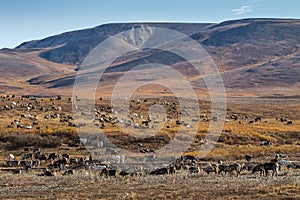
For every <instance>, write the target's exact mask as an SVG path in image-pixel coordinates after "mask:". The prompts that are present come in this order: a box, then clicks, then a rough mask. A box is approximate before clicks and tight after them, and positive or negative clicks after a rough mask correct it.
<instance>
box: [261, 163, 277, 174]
mask: <svg viewBox="0 0 300 200" xmlns="http://www.w3.org/2000/svg"><path fill="white" fill-rule="evenodd" d="M264 170H265V176H268V171H269V170H272V172H273V173H272V176H274V175H276V176H277V175H278V170H279V164H278V163H275V162H270V163H265V164H264Z"/></svg>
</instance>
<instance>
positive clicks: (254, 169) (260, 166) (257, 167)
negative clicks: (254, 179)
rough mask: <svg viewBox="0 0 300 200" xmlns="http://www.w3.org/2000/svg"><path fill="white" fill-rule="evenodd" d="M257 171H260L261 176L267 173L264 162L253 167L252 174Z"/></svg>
mask: <svg viewBox="0 0 300 200" xmlns="http://www.w3.org/2000/svg"><path fill="white" fill-rule="evenodd" d="M255 172H260V176H263V175H264V174H265V168H264V164H258V165H256V166H255V167H253V169H252V174H253V173H255Z"/></svg>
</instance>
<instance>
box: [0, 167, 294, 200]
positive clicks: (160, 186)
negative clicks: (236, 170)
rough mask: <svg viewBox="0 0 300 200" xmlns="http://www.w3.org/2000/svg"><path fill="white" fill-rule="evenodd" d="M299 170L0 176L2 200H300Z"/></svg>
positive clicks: (88, 172) (91, 172) (0, 195)
mask: <svg viewBox="0 0 300 200" xmlns="http://www.w3.org/2000/svg"><path fill="white" fill-rule="evenodd" d="M299 173H300V172H299V170H298V171H296V170H294V171H291V172H290V175H289V176H283V175H282V172H281V174H280V175H279V176H278V177H274V178H271V177H267V178H266V177H257V176H256V175H251V174H249V175H245V174H244V175H242V176H240V177H238V178H237V177H229V176H222V175H213V174H211V175H206V174H188V173H187V172H180V173H177V174H176V175H164V176H137V177H117V178H115V177H101V176H99V175H97V173H95V172H94V171H86V172H85V173H83V174H77V175H73V176H56V177H39V176H36V175H34V174H31V173H28V174H23V175H14V176H11V175H10V174H1V175H0V176H1V179H0V190H1V193H0V198H1V199H284V198H288V199H299V198H300V193H299V191H300V182H299V176H300V174H299Z"/></svg>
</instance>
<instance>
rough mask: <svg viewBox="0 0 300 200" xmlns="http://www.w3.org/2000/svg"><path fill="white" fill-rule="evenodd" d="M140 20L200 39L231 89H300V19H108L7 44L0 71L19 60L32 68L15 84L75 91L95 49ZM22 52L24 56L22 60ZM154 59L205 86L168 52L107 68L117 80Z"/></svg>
mask: <svg viewBox="0 0 300 200" xmlns="http://www.w3.org/2000/svg"><path fill="white" fill-rule="evenodd" d="M141 25H145V26H147V25H148V26H154V27H162V28H168V29H171V30H175V31H179V32H182V33H184V34H186V35H188V36H190V37H191V38H192V39H194V40H195V41H197V42H198V43H199V44H201V45H202V47H203V48H204V49H205V50H206V51H207V52H208V53H209V55H210V56H211V57H212V58H213V60H214V61H215V63H216V65H217V66H218V68H219V71H220V73H221V74H222V77H223V80H224V84H225V87H226V89H227V90H228V91H232V92H234V90H235V89H240V90H242V89H244V90H246V91H245V93H248V92H249V93H253V90H254V89H255V90H256V89H257V90H259V91H263V90H266V91H267V90H268V89H267V88H271V87H274V86H276V87H279V88H286V87H296V88H297V87H298V85H299V83H300V80H299V78H298V77H299V75H300V64H298V61H299V60H300V20H299V19H274V18H249V19H241V20H229V21H225V22H221V23H155V22H153V23H151V22H147V23H140V22H139V23H111V24H104V25H100V26H96V27H93V28H89V29H83V30H76V31H70V32H66V33H61V34H58V35H54V36H50V37H47V38H44V39H42V40H33V41H29V42H24V43H22V44H20V45H19V46H18V47H16V48H15V49H2V50H0V70H1V69H2V72H3V74H4V75H3V77H6V76H5V74H12V73H13V72H14V71H13V70H12V69H16V66H17V65H18V64H19V65H20V66H23V67H22V68H23V69H22V70H23V71H26V70H25V69H24V68H28V70H29V71H30V72H27V71H26V74H28V76H24V77H21V78H22V80H20V83H18V84H12V85H13V86H18V87H20V88H23V87H26V88H28V91H30V88H31V87H32V86H38V87H40V88H44V89H45V91H49V93H51V92H53V88H55V89H57V91H55V93H59V91H58V90H59V89H60V90H62V91H64V90H71V87H72V83H73V82H74V78H75V76H76V71H77V70H78V69H79V67H80V65H81V63H82V61H83V60H84V59H85V57H86V56H87V55H88V53H89V52H90V51H91V50H92V49H93V48H95V47H96V46H97V45H98V44H99V43H101V42H102V41H104V40H105V39H107V38H108V37H110V36H112V35H114V34H116V33H119V32H122V31H126V30H130V29H132V28H136V27H139V26H141ZM19 57H22V58H24V59H23V62H22V61H21V60H22V59H19ZM17 58H18V59H17ZM150 61H151V62H154V63H164V64H166V65H170V66H172V67H174V68H175V69H177V70H179V71H180V73H183V74H184V75H185V76H186V77H190V78H192V79H191V80H194V81H196V83H195V84H196V85H197V88H198V89H203V88H205V84H203V82H202V81H201V77H197V76H196V75H195V74H193V73H194V72H193V70H190V69H189V67H190V66H189V64H188V63H186V62H183V61H182V60H180V59H179V60H178V59H176V58H175V57H174V56H171V55H170V54H168V53H164V52H155V51H153V52H150V53H149V52H148V53H146V52H139V53H132V54H130V55H127V57H126V59H121V60H120V62H119V63H118V64H115V65H114V67H113V68H112V69H113V70H109V71H108V72H109V73H107V77H108V78H107V80H108V82H110V81H112V82H114V81H115V80H114V79H115V78H116V77H119V76H121V75H122V74H124V71H126V70H125V69H130V68H132V67H133V66H134V65H138V64H143V63H146V62H150ZM46 63H47V64H46ZM27 65H28V66H27ZM43 65H47V66H55V67H54V68H51V67H48V69H49V75H47V73H45V70H40V69H41V67H39V66H43ZM29 66H34V67H29ZM44 68H45V67H44ZM46 68H47V67H46ZM53 69H55V70H53ZM22 70H21V71H22ZM22 73H24V74H25V72H22ZM17 76H20V75H17ZM109 77H113V78H112V79H111V78H109ZM4 86H5V83H3V88H4ZM6 88H7V87H6ZM281 91H284V90H281ZM0 92H1V84H0ZM5 92H7V91H6V89H5V90H4V89H3V90H2V93H5Z"/></svg>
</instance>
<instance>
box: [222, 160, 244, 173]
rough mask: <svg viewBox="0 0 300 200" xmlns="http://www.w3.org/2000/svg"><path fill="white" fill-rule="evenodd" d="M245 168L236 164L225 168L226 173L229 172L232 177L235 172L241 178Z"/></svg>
mask: <svg viewBox="0 0 300 200" xmlns="http://www.w3.org/2000/svg"><path fill="white" fill-rule="evenodd" d="M242 168H243V164H239V163H235V164H230V165H228V166H227V167H225V169H224V171H225V172H226V171H227V172H229V174H230V176H231V175H233V171H236V176H239V174H240V173H241V171H242Z"/></svg>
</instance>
